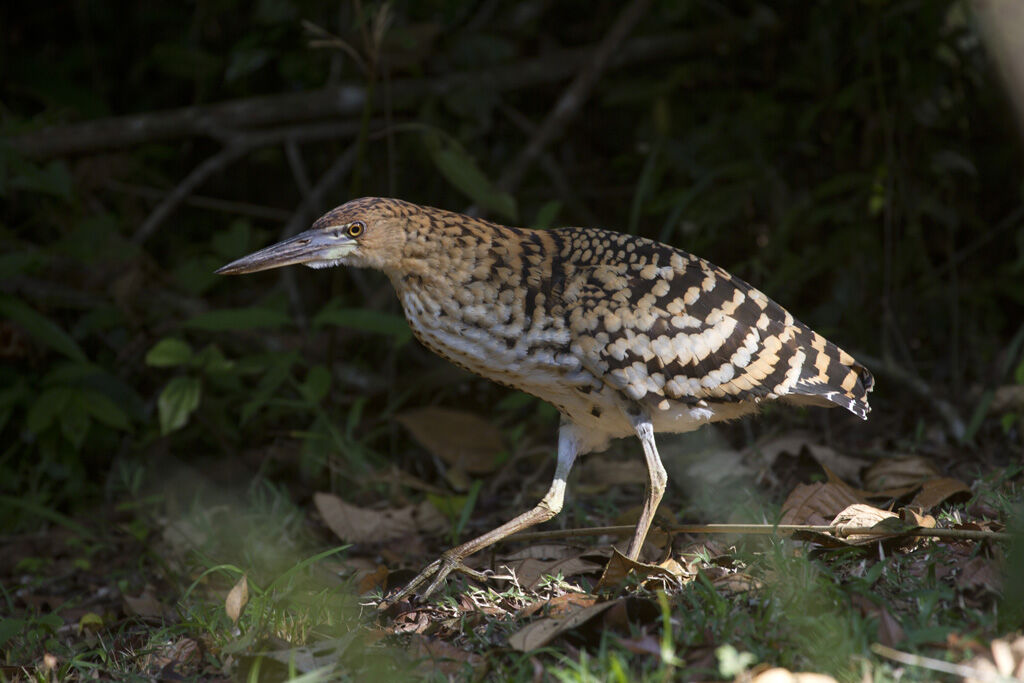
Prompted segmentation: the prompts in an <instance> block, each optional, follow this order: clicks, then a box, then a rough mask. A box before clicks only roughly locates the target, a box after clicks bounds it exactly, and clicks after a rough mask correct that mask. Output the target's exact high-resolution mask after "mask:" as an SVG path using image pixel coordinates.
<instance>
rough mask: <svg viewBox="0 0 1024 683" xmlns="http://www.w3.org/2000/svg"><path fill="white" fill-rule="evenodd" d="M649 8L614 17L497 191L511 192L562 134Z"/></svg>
mask: <svg viewBox="0 0 1024 683" xmlns="http://www.w3.org/2000/svg"><path fill="white" fill-rule="evenodd" d="M650 5H651V3H650V0H633V2H631V3H630V4H629V5H627V6H626V7H625V8H624V9H623V10H622V12H621V13H620V14H619V16H618V17H616V19H615V23H614V24H612V28H611V30H610V31H608V33H607V34H606V35H605V37H604V39H603V40H602V41H601V43H600V44H599V45H598V46H597V48H596V49H595V50H594V52H593V55H592V56H591V57H590V59H589V60H587V61H586V62H585V63H584V65H583V67H582V68H581V69H580V71H579V73H577V74H576V78H574V79H573V81H572V83H571V84H570V85H569V87H568V88H566V90H565V92H563V93H562V96H561V97H560V98H558V102H557V103H555V106H554V107H553V108H552V109H551V112H550V113H549V114H548V116H547V118H546V119H544V123H542V124H541V125H540V127H539V128H538V129H537V133H536V134H535V135H534V136H533V137H532V138H531V139H530V142H529V143H528V144H527V145H526V147H524V148H523V151H522V152H520V153H519V156H518V157H516V159H515V161H513V162H512V164H511V165H510V166H509V167H508V168H507V169H506V170H505V172H504V173H503V174H502V176H501V178H500V179H499V180H498V187H499V188H501V189H502V190H505V191H506V192H513V191H515V189H516V188H517V187H518V186H519V182H520V181H521V180H522V179H523V174H524V173H526V169H527V168H529V166H530V164H531V163H533V161H534V160H535V159H536V158H537V157H538V156H539V155H540V153H541V152H542V151H543V150H544V148H545V147H547V145H548V143H550V142H551V140H553V139H554V137H555V136H556V135H558V134H559V133H560V132H561V131H562V129H563V128H564V127H565V125H566V124H567V123H568V122H569V121H571V120H572V119H573V118H574V117H575V116H576V114H578V113H579V111H580V108H581V107H582V106H583V103H584V102H586V101H587V98H589V97H590V92H591V90H593V89H594V85H595V84H596V83H597V81H598V78H600V76H601V74H602V73H604V71H605V69H606V68H607V67H608V65H609V63H610V61H611V57H612V54H613V53H614V52H615V51H616V50H618V49H619V46H620V45H621V44H622V42H623V41H624V40H625V38H626V36H627V35H629V32H630V31H632V30H633V27H634V26H636V23H637V22H638V21H639V20H640V18H641V17H642V16H643V15H644V14H645V13H646V12H647V9H648V7H650Z"/></svg>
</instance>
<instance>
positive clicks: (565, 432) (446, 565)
mask: <svg viewBox="0 0 1024 683" xmlns="http://www.w3.org/2000/svg"><path fill="white" fill-rule="evenodd" d="M579 446H580V439H579V436H578V435H577V434H576V431H575V426H574V425H572V424H570V423H568V422H566V421H564V420H563V422H562V426H561V427H560V428H559V430H558V463H557V465H555V478H554V480H553V481H552V482H551V488H549V489H548V492H547V494H546V495H545V496H544V498H542V499H541V501H540V502H539V503H537V505H535V506H534V507H533V509H531V510H529V511H527V512H524V513H523V514H521V515H519V516H518V517H516V518H515V519H512V520H511V521H508V522H505V523H504V524H502V525H501V526H499V527H498V528H497V529H492V530H491V531H488V532H487V533H486V534H484V535H482V536H478V537H477V538H474V539H473V540H472V541H468V542H466V543H463V544H462V545H460V546H457V547H455V548H452V549H451V550H448V551H446V552H445V553H444V554H443V555H441V557H439V558H438V559H436V560H434V561H433V562H431V563H430V564H429V565H427V568H426V569H424V570H423V571H422V572H420V573H419V575H417V576H416V578H414V579H413V580H412V581H410V582H409V583H408V584H407V585H406V586H405V588H403V589H402V590H401V591H399V592H398V593H396V594H395V595H392V596H391V597H389V598H387V599H386V600H383V601H382V602H381V603H380V606H379V607H380V609H387V608H388V607H391V606H392V605H394V604H395V603H397V602H398V601H399V600H402V599H403V598H405V597H407V596H409V595H411V594H412V593H413V592H415V591H416V590H417V589H419V587H420V586H422V585H423V584H425V583H427V581H430V584H429V585H428V586H427V589H426V590H425V591H423V597H427V596H429V595H430V594H431V593H433V592H434V591H435V590H437V589H438V588H439V587H440V586H441V584H442V583H444V580H445V578H447V576H448V574H450V573H451V572H453V571H457V572H461V573H463V574H468V575H470V576H472V577H475V578H478V579H479V578H486V575H484V574H482V573H481V572H477V571H474V570H472V569H470V568H468V567H466V566H465V565H464V564H463V563H462V561H463V560H464V559H465V558H467V557H469V556H470V555H472V554H473V553H475V552H478V551H480V550H483V549H484V548H486V547H487V546H489V545H493V544H494V543H497V542H498V541H500V540H501V539H503V538H505V537H506V536H511V535H512V534H514V533H518V532H520V531H522V530H523V529H527V528H529V527H531V526H533V525H535V524H540V523H541V522H546V521H548V520H549V519H551V518H552V517H554V516H555V515H557V514H558V513H559V512H560V511H561V509H562V501H563V500H564V498H565V480H566V478H567V477H568V476H569V470H571V469H572V464H573V462H574V461H575V460H576V455H577V453H578V452H579Z"/></svg>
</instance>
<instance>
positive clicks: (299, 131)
mask: <svg viewBox="0 0 1024 683" xmlns="http://www.w3.org/2000/svg"><path fill="white" fill-rule="evenodd" d="M357 130H358V126H357V124H355V123H341V124H317V125H307V126H284V127H281V128H274V129H270V130H265V131H260V132H258V133H242V134H238V135H234V136H232V137H229V138H228V140H229V141H228V143H227V144H226V145H225V147H224V148H223V149H222V150H221V151H220V152H218V153H217V154H214V155H213V156H212V157H210V158H208V159H207V160H206V161H204V162H203V163H201V164H199V165H198V166H196V167H195V168H194V169H192V171H191V172H190V173H189V174H188V175H187V176H185V179H184V180H182V181H181V182H180V183H178V185H177V186H176V187H175V188H174V190H172V191H171V192H170V193H169V194H168V195H167V196H166V197H164V199H163V201H161V202H160V203H159V204H157V206H156V208H155V209H153V211H152V212H151V213H150V214H149V216H148V217H147V218H146V220H145V221H143V223H142V225H141V226H140V227H139V229H138V230H137V231H136V232H135V235H134V236H133V237H132V241H133V242H135V244H142V243H143V242H145V241H146V240H147V239H149V238H150V237H151V236H152V235H153V233H154V232H156V229H157V228H158V227H160V224H161V223H163V222H164V221H165V220H167V217H168V216H170V215H171V213H172V212H173V211H174V209H175V208H177V206H178V204H180V203H181V202H183V201H184V200H185V198H186V197H187V196H188V195H190V194H191V193H192V191H193V190H195V189H196V188H197V187H199V185H201V184H202V183H203V181H205V180H206V179H207V178H208V177H210V176H211V175H213V174H214V173H216V172H217V171H220V170H222V169H224V168H225V167H226V166H228V165H229V164H231V163H233V162H234V161H236V160H238V159H239V158H240V157H242V156H244V155H245V154H247V153H248V152H250V151H252V150H254V149H257V148H260V147H267V146H271V145H276V144H279V143H281V142H282V141H285V140H294V141H300V140H315V139H322V138H324V137H326V138H334V137H342V136H345V135H352V134H353V133H355V132H356V131H357Z"/></svg>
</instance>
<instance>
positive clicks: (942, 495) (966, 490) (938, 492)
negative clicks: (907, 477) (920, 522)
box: [910, 477, 971, 510]
mask: <svg viewBox="0 0 1024 683" xmlns="http://www.w3.org/2000/svg"><path fill="white" fill-rule="evenodd" d="M970 496H971V487H970V486H968V485H967V484H965V483H963V482H962V481H960V480H959V479H952V478H950V477H940V478H938V479H929V480H928V481H926V482H924V483H923V484H921V490H920V491H918V492H917V495H915V496H914V499H913V500H912V501H910V504H911V505H916V506H917V507H920V508H922V509H924V510H931V509H932V508H934V507H935V506H936V505H939V504H941V503H944V502H946V501H947V500H949V499H950V498H953V497H959V498H961V499H963V500H966V499H967V498H970Z"/></svg>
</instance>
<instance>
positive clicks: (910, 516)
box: [900, 507, 937, 529]
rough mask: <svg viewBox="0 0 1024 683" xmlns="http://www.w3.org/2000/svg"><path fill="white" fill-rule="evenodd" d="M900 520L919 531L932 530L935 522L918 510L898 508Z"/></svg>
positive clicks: (932, 518)
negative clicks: (919, 529)
mask: <svg viewBox="0 0 1024 683" xmlns="http://www.w3.org/2000/svg"><path fill="white" fill-rule="evenodd" d="M900 519H901V520H903V521H904V522H906V523H907V524H910V525H912V526H916V527H918V528H921V529H934V528H935V526H936V524H937V522H936V521H935V518H934V517H932V516H931V515H926V514H924V512H923V511H922V510H921V509H920V508H912V507H903V508H900Z"/></svg>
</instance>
